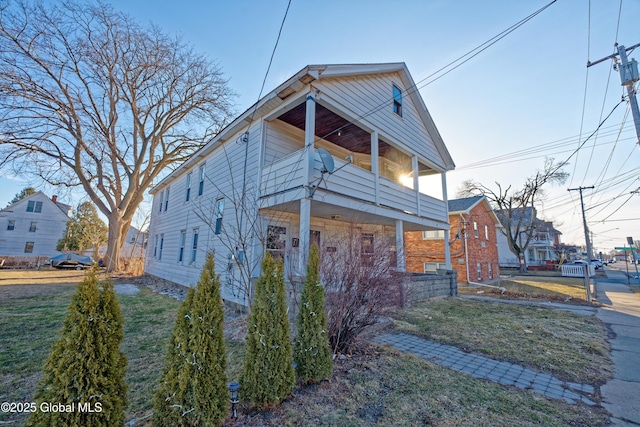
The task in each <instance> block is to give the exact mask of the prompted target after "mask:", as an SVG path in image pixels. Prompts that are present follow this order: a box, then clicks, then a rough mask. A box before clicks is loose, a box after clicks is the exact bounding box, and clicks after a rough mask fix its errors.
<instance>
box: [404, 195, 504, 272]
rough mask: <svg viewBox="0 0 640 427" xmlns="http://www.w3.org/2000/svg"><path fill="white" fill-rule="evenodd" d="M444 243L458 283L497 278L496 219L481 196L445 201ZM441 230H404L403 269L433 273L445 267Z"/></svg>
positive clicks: (498, 222) (442, 233)
mask: <svg viewBox="0 0 640 427" xmlns="http://www.w3.org/2000/svg"><path fill="white" fill-rule="evenodd" d="M448 206H449V225H450V226H451V229H450V231H449V235H448V239H447V241H448V243H449V247H450V252H451V266H452V268H453V269H454V270H456V271H457V272H458V282H459V283H468V282H485V281H487V280H491V279H493V278H496V277H499V275H500V267H499V265H498V246H497V241H496V227H499V226H500V221H499V220H498V217H497V216H496V215H495V213H494V212H493V210H492V209H491V206H490V205H489V203H488V202H487V199H486V198H485V197H484V196H475V197H467V198H463V199H454V200H449V202H448ZM444 237H445V232H444V231H442V230H439V231H438V230H434V231H423V232H408V233H406V235H405V245H406V246H405V247H406V252H407V253H406V262H407V271H411V272H416V273H425V272H426V273H428V272H435V271H436V269H440V268H445V257H444V245H445V239H444Z"/></svg>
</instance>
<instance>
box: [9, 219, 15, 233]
mask: <svg viewBox="0 0 640 427" xmlns="http://www.w3.org/2000/svg"><path fill="white" fill-rule="evenodd" d="M15 228H16V220H15V219H10V220H9V224H7V230H9V231H12V230H15Z"/></svg>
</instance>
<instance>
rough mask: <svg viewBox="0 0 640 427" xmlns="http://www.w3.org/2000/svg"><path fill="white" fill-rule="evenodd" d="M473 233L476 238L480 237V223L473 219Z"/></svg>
mask: <svg viewBox="0 0 640 427" xmlns="http://www.w3.org/2000/svg"><path fill="white" fill-rule="evenodd" d="M473 235H474V236H475V238H476V239H477V238H478V223H477V222H475V221H473Z"/></svg>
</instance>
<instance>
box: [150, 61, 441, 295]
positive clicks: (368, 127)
mask: <svg viewBox="0 0 640 427" xmlns="http://www.w3.org/2000/svg"><path fill="white" fill-rule="evenodd" d="M320 153H322V156H323V157H324V159H323V158H322V157H321V154H320ZM327 153H328V154H330V156H329V158H327V156H326V154H327ZM347 159H348V160H347ZM453 168H454V163H453V161H452V159H451V156H450V155H449V152H448V150H447V148H446V147H445V145H444V143H443V141H442V138H441V136H440V134H439V133H438V130H437V129H436V126H435V124H434V122H433V120H432V118H431V116H430V114H429V112H428V110H427V108H426V106H425V104H424V102H423V100H422V98H421V97H420V94H419V92H418V91H417V89H416V86H415V83H414V81H413V79H412V77H411V75H410V74H409V71H408V70H407V68H406V65H405V64H404V63H387V64H363V65H310V66H307V67H305V68H304V69H302V70H301V71H300V72H298V73H297V74H295V75H294V76H293V77H291V78H289V79H288V80H287V81H285V82H284V83H283V84H281V85H280V86H278V87H277V88H276V89H275V90H273V91H271V92H270V93H269V94H267V95H266V96H265V97H264V98H262V99H261V100H259V101H258V102H257V103H256V104H255V105H254V106H252V107H251V108H250V109H249V110H247V111H246V112H244V113H243V114H242V115H240V116H239V117H238V118H236V119H235V120H234V121H233V122H232V123H231V124H230V125H229V126H227V127H226V128H225V129H224V130H223V131H222V132H221V133H220V134H218V135H217V136H216V137H215V138H214V139H213V140H211V141H210V142H209V143H208V144H207V145H206V146H204V147H203V148H202V149H200V150H199V151H197V152H196V153H194V155H193V156H192V157H191V158H190V159H189V160H187V161H186V162H184V163H183V164H182V165H181V166H180V167H178V168H177V169H176V170H174V171H173V172H171V173H170V174H169V175H168V176H167V177H165V178H164V179H163V180H162V181H160V182H159V183H158V184H157V185H155V186H154V188H153V189H152V190H151V194H152V195H153V197H154V201H153V209H152V214H151V224H150V231H149V245H148V247H147V258H146V263H145V272H146V273H147V274H150V275H153V276H157V277H160V278H163V279H167V280H170V281H173V282H177V283H181V284H185V285H188V284H193V283H195V282H196V281H197V280H198V277H199V275H200V270H201V268H202V265H203V262H204V260H205V253H206V252H207V251H214V253H215V261H216V271H217V273H219V274H220V275H221V279H222V282H223V285H224V286H223V289H222V296H223V298H224V299H227V300H231V301H234V302H238V303H240V304H243V305H246V303H247V301H246V300H245V296H244V295H242V294H240V293H238V292H236V291H235V289H236V286H235V282H236V281H238V280H241V279H240V274H239V272H238V269H239V268H240V267H241V266H242V267H245V266H248V270H249V271H250V275H251V277H253V278H255V277H257V276H258V275H259V272H260V271H259V270H260V268H259V267H260V261H261V259H262V257H263V251H264V250H267V251H269V252H271V253H272V254H273V255H274V256H278V257H282V258H284V259H285V267H286V273H287V277H290V278H291V277H295V276H300V275H302V274H303V273H304V271H305V265H306V259H307V256H308V248H309V247H310V243H312V242H316V243H318V244H319V245H320V247H321V248H322V249H325V250H329V251H331V250H333V249H335V248H333V247H332V246H331V245H332V243H331V241H332V238H333V237H336V236H339V235H340V233H341V232H343V231H341V230H346V229H348V228H349V226H350V224H351V225H352V224H354V223H357V224H358V227H360V229H359V230H360V231H359V233H360V239H361V245H362V246H361V247H362V251H363V252H364V253H366V251H367V250H368V248H369V247H370V246H371V244H372V243H373V242H374V240H375V241H376V242H378V241H382V240H377V239H383V240H386V241H390V242H391V245H390V248H391V249H390V250H393V251H395V252H396V256H397V268H398V269H404V266H405V260H404V250H403V248H404V232H406V231H429V230H448V229H449V224H448V212H447V201H446V194H447V191H446V171H448V170H451V169H453ZM327 169H329V171H327ZM331 171H333V173H330V172H331ZM427 193H428V194H427ZM447 249H448V247H447ZM449 258H450V257H449V254H448V252H447V254H446V264H447V266H449V268H450V265H451V263H450V259H449Z"/></svg>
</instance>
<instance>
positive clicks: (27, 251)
mask: <svg viewBox="0 0 640 427" xmlns="http://www.w3.org/2000/svg"><path fill="white" fill-rule="evenodd" d="M24 253H25V254H30V253H33V242H27V243H26V244H25V245H24Z"/></svg>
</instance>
